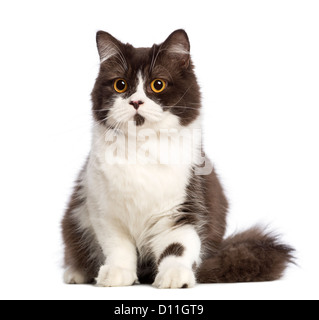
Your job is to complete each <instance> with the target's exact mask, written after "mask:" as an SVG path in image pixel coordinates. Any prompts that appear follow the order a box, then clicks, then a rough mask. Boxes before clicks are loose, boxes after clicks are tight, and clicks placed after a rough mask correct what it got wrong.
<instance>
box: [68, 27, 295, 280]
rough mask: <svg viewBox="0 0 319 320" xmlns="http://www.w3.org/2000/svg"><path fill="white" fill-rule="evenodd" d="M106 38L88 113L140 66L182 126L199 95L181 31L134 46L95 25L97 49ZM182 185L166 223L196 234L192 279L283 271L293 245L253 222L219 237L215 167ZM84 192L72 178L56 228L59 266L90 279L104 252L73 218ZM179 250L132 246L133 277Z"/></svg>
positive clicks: (148, 276) (223, 210)
mask: <svg viewBox="0 0 319 320" xmlns="http://www.w3.org/2000/svg"><path fill="white" fill-rule="evenodd" d="M110 41H111V42H112V43H113V44H115V46H116V48H117V49H119V50H120V53H119V54H117V55H115V56H113V57H111V58H109V59H108V60H107V61H105V62H103V63H102V64H101V68H100V73H99V76H98V78H97V80H96V83H95V86H94V89H93V92H92V101H93V115H94V118H95V120H96V121H97V122H99V123H105V119H106V117H107V115H108V110H109V108H110V107H111V106H112V104H113V101H114V97H115V96H116V94H115V93H114V90H113V88H112V83H113V81H114V79H116V78H125V79H126V80H127V82H128V85H129V86H128V91H127V92H125V93H123V95H124V96H127V97H129V96H131V95H132V94H133V93H134V92H135V90H136V86H137V73H138V72H142V75H143V77H144V81H145V83H147V84H148V85H146V87H145V88H144V89H145V92H146V94H147V96H148V97H149V98H150V99H153V100H154V101H156V102H158V103H159V104H160V105H161V106H162V108H163V109H164V110H165V111H167V110H169V111H170V112H171V113H173V114H175V115H177V116H178V117H179V119H180V123H181V124H182V125H184V126H187V125H188V124H190V123H191V122H192V121H194V120H195V119H196V118H197V117H198V115H199V110H200V107H201V96H200V90H199V86H198V83H197V80H196V76H195V73H194V67H193V64H192V61H191V58H190V55H189V54H188V53H187V50H189V49H190V45H189V41H188V37H187V34H186V33H185V31H183V30H178V31H176V32H174V33H173V34H172V35H171V36H170V37H169V38H168V39H167V40H166V41H165V42H163V43H162V44H160V45H154V46H153V47H152V48H139V49H136V48H134V47H133V46H131V45H129V44H123V43H122V42H120V41H118V40H117V39H115V38H114V37H112V36H111V35H109V34H108V33H105V32H98V34H97V43H98V48H99V51H100V54H101V51H103V43H105V42H110ZM178 43H182V44H183V47H184V48H185V54H184V53H183V54H182V55H181V54H178V56H177V55H176V54H174V53H172V52H170V51H169V50H167V48H169V47H170V46H172V45H174V44H178ZM102 54H103V52H102ZM119 59H120V61H121V63H119ZM124 60H125V61H124ZM123 61H124V62H123ZM125 62H126V63H125ZM156 78H162V79H164V80H166V81H167V84H168V85H167V89H165V91H163V93H160V94H154V92H152V90H151V89H150V85H149V84H150V83H151V81H152V80H153V79H156ZM136 120H137V125H141V126H142V125H143V124H144V121H145V119H143V118H136ZM85 169H86V168H85ZM85 169H84V171H83V172H85ZM83 172H82V173H83ZM80 176H81V175H80ZM83 191H84V192H83ZM186 191H187V199H186V201H185V202H184V203H181V205H180V208H179V210H178V213H177V214H175V215H174V216H173V217H172V219H173V222H174V223H173V227H174V228H177V227H180V226H183V225H187V224H190V225H193V226H194V227H195V229H196V231H197V233H198V234H199V236H200V239H201V243H202V256H201V258H202V261H203V262H202V264H201V265H198V266H196V264H194V266H193V267H194V269H196V268H197V269H196V276H197V280H198V282H200V283H218V282H247V281H270V280H276V279H278V278H280V277H281V276H282V274H283V272H284V270H285V268H286V266H287V265H288V264H289V263H290V262H292V260H293V256H292V253H293V249H292V248H291V247H289V246H287V245H284V244H281V243H280V242H279V240H278V237H276V236H274V235H272V234H269V233H266V232H264V231H263V230H262V229H260V228H252V229H250V230H248V231H245V232H243V233H240V234H237V235H234V236H232V237H229V238H228V239H226V240H224V236H225V230H226V216H227V213H228V202H227V199H226V197H225V195H224V192H223V188H222V186H221V184H220V182H219V179H218V176H217V174H216V173H215V171H214V170H213V171H212V173H211V174H210V175H208V176H198V175H196V174H195V168H194V172H193V174H192V177H191V179H190V183H189V185H188V187H187V190H186ZM84 195H85V190H84V186H83V185H82V181H81V179H79V180H78V181H77V184H76V187H75V189H74V193H73V195H72V197H71V200H70V202H69V206H68V209H67V211H66V213H65V217H64V219H63V222H62V229H63V239H64V243H65V266H66V267H71V268H73V269H74V270H76V271H78V272H80V273H82V274H83V275H84V277H85V278H86V280H87V281H88V282H91V281H93V279H94V278H95V277H96V276H97V274H98V271H99V268H100V266H101V265H102V263H104V261H105V258H106V257H105V256H104V255H103V253H102V250H101V248H100V246H99V244H98V242H97V240H96V236H95V234H94V231H93V230H91V229H83V226H80V223H79V221H78V220H77V219H76V214H75V213H76V211H77V210H78V209H79V208H81V207H83V206H85V205H86V198H85V196H84ZM82 209H83V208H82ZM184 250H185V248H184V247H183V246H181V245H180V244H178V243H175V244H172V245H171V246H169V247H168V248H167V249H166V250H165V251H164V252H163V254H162V256H161V257H160V259H159V261H156V260H155V257H154V254H153V253H152V252H149V254H148V255H147V257H145V256H144V257H141V256H140V254H139V253H138V258H139V259H138V266H137V270H138V277H139V280H140V282H141V283H152V282H153V281H154V279H155V277H156V274H157V272H158V265H159V263H160V262H161V260H163V259H164V258H165V257H166V256H169V255H176V256H181V255H182V254H183V252H184Z"/></svg>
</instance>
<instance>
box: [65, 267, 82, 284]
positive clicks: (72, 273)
mask: <svg viewBox="0 0 319 320" xmlns="http://www.w3.org/2000/svg"><path fill="white" fill-rule="evenodd" d="M64 282H65V283H66V284H84V283H86V279H85V277H84V276H83V274H81V273H80V272H78V271H77V270H73V269H72V268H68V269H66V270H65V273H64Z"/></svg>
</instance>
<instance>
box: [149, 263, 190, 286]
mask: <svg viewBox="0 0 319 320" xmlns="http://www.w3.org/2000/svg"><path fill="white" fill-rule="evenodd" d="M195 284H196V279H195V275H194V272H193V270H192V269H191V268H187V267H185V266H184V264H182V263H179V262H178V259H177V258H175V257H169V258H166V259H165V261H163V262H162V263H161V265H160V267H159V272H158V275H157V277H156V279H155V282H154V284H153V285H154V286H155V287H157V288H159V289H179V288H183V287H185V286H186V288H193V287H194V286H195Z"/></svg>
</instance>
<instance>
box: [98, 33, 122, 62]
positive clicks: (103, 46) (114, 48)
mask: <svg viewBox="0 0 319 320" xmlns="http://www.w3.org/2000/svg"><path fill="white" fill-rule="evenodd" d="M96 43H97V48H98V51H99V55H100V60H101V63H103V62H104V61H106V60H108V59H110V58H111V57H113V56H115V55H116V54H118V52H119V46H120V44H119V41H118V40H117V39H115V38H114V37H113V36H112V35H110V34H109V33H107V32H105V31H98V32H97V34H96Z"/></svg>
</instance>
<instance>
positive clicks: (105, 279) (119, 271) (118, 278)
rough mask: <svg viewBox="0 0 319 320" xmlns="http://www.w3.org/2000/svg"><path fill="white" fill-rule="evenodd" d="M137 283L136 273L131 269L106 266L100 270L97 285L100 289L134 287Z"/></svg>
mask: <svg viewBox="0 0 319 320" xmlns="http://www.w3.org/2000/svg"><path fill="white" fill-rule="evenodd" d="M136 281H137V275H136V272H134V271H132V270H130V269H124V268H120V267H115V266H112V265H105V266H102V267H101V269H100V272H99V275H98V277H97V279H96V284H97V285H98V286H100V287H126V286H131V285H133V284H134V283H135V282H136Z"/></svg>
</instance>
